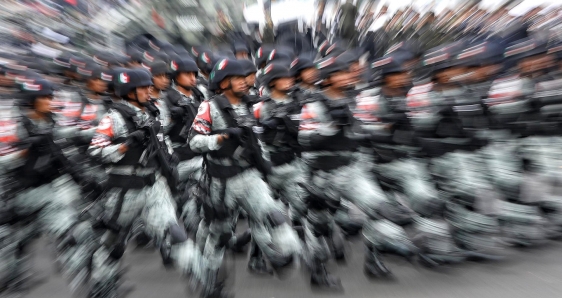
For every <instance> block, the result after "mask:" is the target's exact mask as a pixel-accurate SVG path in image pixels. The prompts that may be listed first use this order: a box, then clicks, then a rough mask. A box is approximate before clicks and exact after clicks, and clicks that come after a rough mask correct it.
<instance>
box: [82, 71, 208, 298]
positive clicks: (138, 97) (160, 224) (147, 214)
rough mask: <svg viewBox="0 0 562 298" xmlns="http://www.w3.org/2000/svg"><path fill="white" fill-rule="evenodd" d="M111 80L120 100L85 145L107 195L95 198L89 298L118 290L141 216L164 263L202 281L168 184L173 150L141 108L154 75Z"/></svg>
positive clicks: (201, 265)
mask: <svg viewBox="0 0 562 298" xmlns="http://www.w3.org/2000/svg"><path fill="white" fill-rule="evenodd" d="M115 81H116V90H118V94H119V95H120V96H122V97H123V102H122V103H119V104H118V103H115V104H113V106H112V108H111V109H110V110H109V112H108V114H107V115H106V116H105V117H104V118H103V119H102V121H101V122H100V124H99V126H98V127H97V130H96V135H95V137H94V139H93V140H92V143H91V145H90V148H89V149H88V150H89V152H90V154H91V155H92V156H94V157H96V158H99V159H100V160H101V161H102V162H103V163H104V164H105V165H106V166H107V170H108V175H109V178H108V184H107V187H108V189H107V193H106V196H104V199H103V200H102V201H101V202H99V203H100V204H102V207H103V210H104V211H103V212H102V215H103V216H97V217H96V218H97V220H96V221H97V224H98V225H100V226H101V227H103V229H104V230H105V234H104V236H103V237H102V239H101V241H102V245H101V246H100V247H99V248H98V249H96V251H95V252H94V253H93V257H92V268H91V270H92V272H91V282H92V283H93V285H92V288H91V290H90V297H112V295H115V294H116V293H117V292H118V285H119V282H118V279H119V274H120V273H119V269H118V268H119V265H120V259H121V257H122V255H123V253H124V250H125V245H126V239H127V235H128V234H129V230H130V227H131V225H132V224H133V221H134V220H135V219H136V218H137V216H139V215H140V216H141V218H142V219H143V221H144V223H145V225H146V227H145V232H146V233H147V235H148V236H149V237H151V238H152V239H154V241H155V244H156V246H158V247H160V252H161V253H162V257H163V260H164V263H165V264H172V263H173V264H174V265H175V266H176V267H177V269H178V270H179V271H180V272H181V273H182V274H192V275H193V277H194V278H196V279H197V280H199V281H202V278H203V276H204V272H205V269H206V268H207V264H206V260H205V259H204V258H203V257H202V256H201V254H200V252H199V251H198V250H197V249H196V247H195V246H194V244H193V243H192V242H191V241H190V240H188V239H187V235H186V234H185V231H184V229H183V228H181V226H180V225H179V224H178V220H177V217H176V211H175V208H174V204H173V198H172V196H171V192H170V187H169V186H168V184H170V183H173V180H174V179H177V172H176V173H175V174H174V172H175V169H174V166H173V164H174V160H173V158H171V156H170V152H172V149H171V148H169V147H168V146H167V145H166V144H165V143H164V142H163V141H161V140H162V138H161V133H162V132H161V130H160V123H159V122H157V121H154V119H153V118H152V115H151V114H150V113H149V112H148V110H147V109H146V107H145V106H146V103H148V101H149V100H150V92H149V89H150V86H151V85H152V84H153V83H152V79H151V77H150V75H149V74H148V72H147V71H145V70H144V69H134V70H123V71H121V72H120V73H119V74H117V76H116V77H115ZM157 134H158V135H160V137H159V136H158V135H157ZM143 153H145V154H143Z"/></svg>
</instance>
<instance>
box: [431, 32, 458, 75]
mask: <svg viewBox="0 0 562 298" xmlns="http://www.w3.org/2000/svg"><path fill="white" fill-rule="evenodd" d="M466 44H467V43H466V41H465V40H459V41H455V42H453V43H449V44H445V45H442V46H439V47H436V48H433V49H430V50H428V51H427V53H426V54H425V55H424V56H423V66H427V67H430V70H431V71H432V72H437V71H440V70H444V69H446V68H450V67H455V66H459V65H462V63H461V61H459V60H458V59H456V57H457V55H458V54H459V53H460V52H461V51H462V50H463V49H465V48H466Z"/></svg>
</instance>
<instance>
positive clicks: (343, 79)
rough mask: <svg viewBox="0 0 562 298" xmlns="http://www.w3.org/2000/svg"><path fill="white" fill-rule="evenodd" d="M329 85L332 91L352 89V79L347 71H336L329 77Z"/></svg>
mask: <svg viewBox="0 0 562 298" xmlns="http://www.w3.org/2000/svg"><path fill="white" fill-rule="evenodd" d="M329 83H330V85H331V86H332V88H334V89H340V90H343V89H350V88H353V83H354V78H353V75H351V73H350V72H349V71H347V70H346V71H338V72H335V73H333V74H332V75H331V76H330V79H329Z"/></svg>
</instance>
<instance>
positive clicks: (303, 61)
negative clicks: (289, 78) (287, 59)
mask: <svg viewBox="0 0 562 298" xmlns="http://www.w3.org/2000/svg"><path fill="white" fill-rule="evenodd" d="M307 68H316V65H315V64H314V62H313V61H312V59H309V58H308V57H305V56H299V57H298V58H295V60H293V62H291V72H292V73H293V75H295V76H298V75H299V74H300V73H301V71H303V70H305V69H307Z"/></svg>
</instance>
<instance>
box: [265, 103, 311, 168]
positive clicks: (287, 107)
mask: <svg viewBox="0 0 562 298" xmlns="http://www.w3.org/2000/svg"><path fill="white" fill-rule="evenodd" d="M263 106H264V107H268V110H269V111H270V112H269V113H270V114H271V115H272V117H277V118H280V119H282V120H283V123H282V124H281V125H280V126H279V127H277V128H266V127H264V132H263V134H262V135H261V140H262V141H263V142H264V143H266V144H268V145H271V146H274V147H276V148H279V150H277V151H275V152H270V158H271V162H272V164H273V165H275V166H279V165H282V164H286V163H289V162H291V161H293V160H294V159H295V156H300V153H301V147H300V145H299V143H298V130H299V121H298V119H295V118H294V117H291V115H297V116H298V115H299V114H300V111H301V106H300V104H299V102H298V100H297V99H295V98H293V100H292V102H291V103H288V104H278V103H276V102H275V101H274V100H273V99H272V98H271V97H267V98H265V99H264V100H263ZM278 115H279V116H278ZM280 116H281V117H280ZM256 118H258V117H256Z"/></svg>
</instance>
